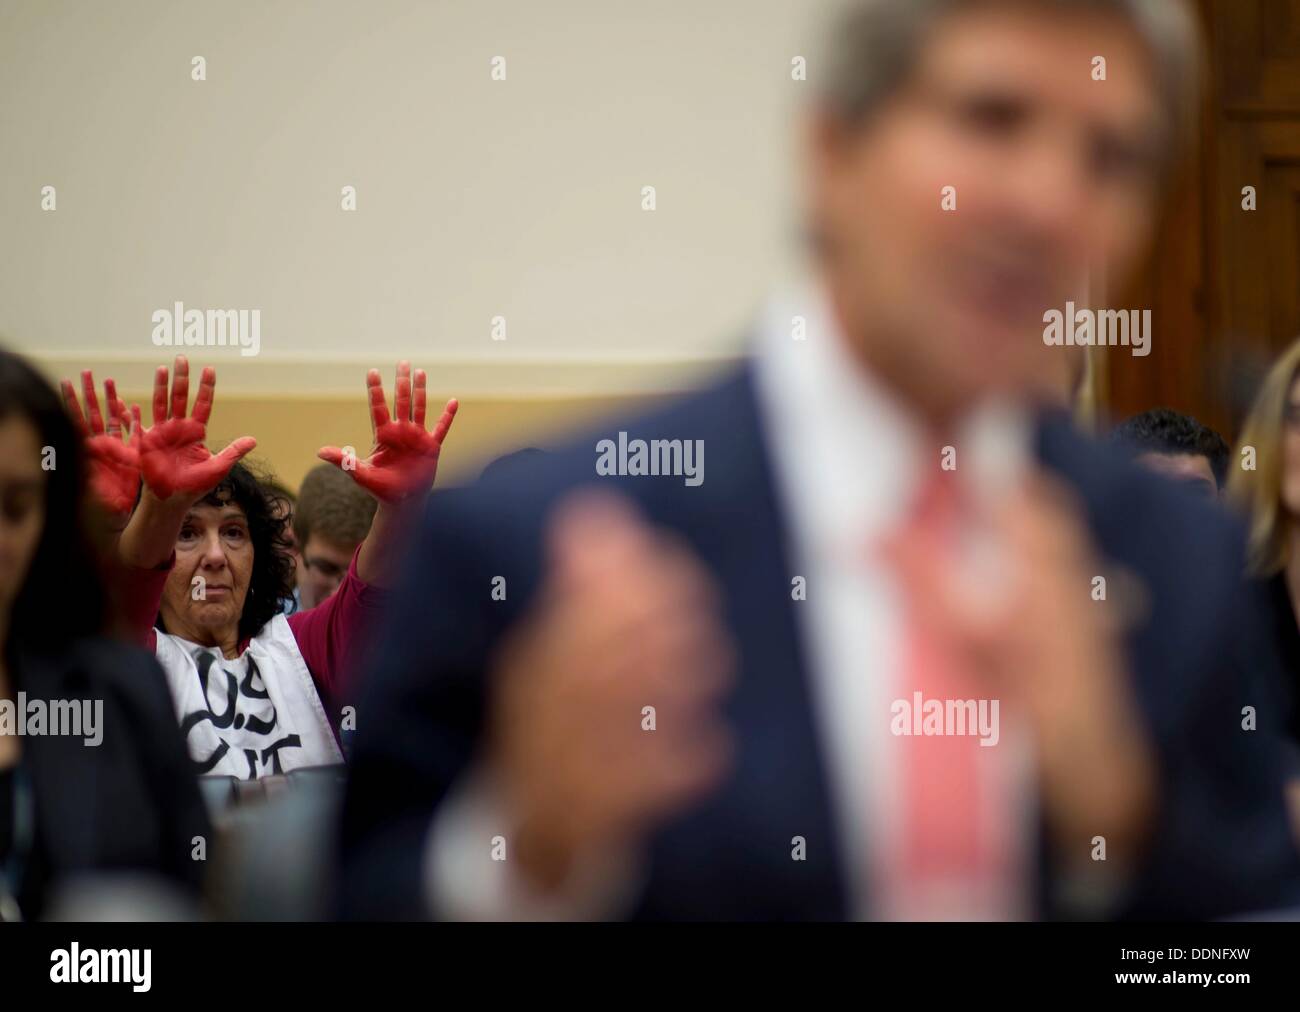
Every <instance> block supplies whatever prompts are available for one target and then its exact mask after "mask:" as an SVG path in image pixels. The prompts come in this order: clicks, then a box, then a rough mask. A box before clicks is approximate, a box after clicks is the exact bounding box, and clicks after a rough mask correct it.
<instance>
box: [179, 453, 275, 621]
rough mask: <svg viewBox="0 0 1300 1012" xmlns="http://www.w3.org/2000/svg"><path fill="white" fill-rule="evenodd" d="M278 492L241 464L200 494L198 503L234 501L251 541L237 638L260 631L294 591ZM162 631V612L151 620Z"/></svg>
mask: <svg viewBox="0 0 1300 1012" xmlns="http://www.w3.org/2000/svg"><path fill="white" fill-rule="evenodd" d="M280 498H281V496H280V495H279V494H278V493H277V492H276V491H275V490H274V482H273V479H272V478H271V477H270V475H269V474H262V473H260V472H258V471H254V470H253V468H251V467H250V466H248V465H247V464H245V463H244V462H242V461H241V462H240V463H238V464H236V465H235V466H234V467H232V468H231V469H230V473H229V474H228V475H226V477H225V480H223V481H222V482H221V483H220V484H219V485H217V486H216V487H215V488H213V489H212V491H210V492H209V493H208V494H207V495H205V496H203V498H201V499H200V500H199V501H198V502H197V503H195V505H196V506H197V505H199V504H200V503H202V504H204V505H208V506H218V507H220V506H225V505H227V504H229V503H231V502H233V503H235V505H237V506H238V507H239V508H240V509H242V510H243V511H244V516H245V517H246V518H247V519H248V537H249V540H251V541H252V543H253V573H252V575H251V576H250V577H249V580H248V596H247V597H246V598H244V610H243V612H242V613H241V614H240V616H239V639H240V642H243V641H244V640H247V639H251V638H252V637H254V636H256V635H257V634H258V633H259V632H261V630H262V627H263V626H264V625H266V623H267V622H269V621H271V619H272V618H273V617H274V616H276V615H278V614H279V613H280V612H281V611H282V610H283V605H282V603H281V600H282V599H283V598H286V597H288V596H289V595H290V594H292V593H293V585H294V566H295V562H294V558H293V555H292V548H293V544H292V542H290V540H289V538H288V536H287V535H286V533H285V532H286V531H287V530H288V527H289V518H288V517H287V516H284V515H282V514H281V511H279V510H277V509H276V503H277V501H278V500H279V499H280ZM154 624H155V625H156V626H157V627H158V628H159V629H161V630H162V631H163V632H166V631H167V628H166V627H165V626H164V625H163V619H162V613H161V612H160V613H159V614H158V618H157V619H156V620H155V623H154Z"/></svg>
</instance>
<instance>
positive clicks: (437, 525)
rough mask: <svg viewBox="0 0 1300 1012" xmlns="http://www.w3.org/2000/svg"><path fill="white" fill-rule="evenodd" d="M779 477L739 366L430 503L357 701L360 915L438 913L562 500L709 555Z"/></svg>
mask: <svg viewBox="0 0 1300 1012" xmlns="http://www.w3.org/2000/svg"><path fill="white" fill-rule="evenodd" d="M635 440H642V441H644V442H645V443H646V446H645V448H644V453H645V454H649V453H650V452H651V447H650V445H649V444H650V441H652V440H660V441H663V443H666V444H669V445H666V446H665V445H663V443H661V444H660V445H658V446H656V447H655V448H654V452H656V453H661V452H662V453H666V454H667V455H668V456H667V457H665V458H662V459H664V460H668V461H669V462H670V463H671V462H672V461H673V459H674V458H673V455H674V454H677V455H678V456H677V457H676V460H677V461H678V462H680V463H681V465H682V466H681V468H680V470H681V471H682V473H681V474H671V473H670V474H660V475H657V476H656V475H652V474H644V475H643V474H639V473H635V472H633V469H631V468H629V467H625V466H623V465H624V464H626V463H627V462H628V457H627V455H628V454H630V453H635V452H640V451H639V450H638V449H637V448H636V447H635V446H634V445H633V443H634V441H635ZM675 441H680V443H681V448H680V450H678V449H677V448H676V447H674V446H672V445H671V444H672V443H673V442H675ZM687 441H690V442H691V450H690V453H691V456H690V458H689V460H688V458H687V450H686V442H687ZM697 441H698V442H697ZM602 454H604V455H605V463H604V464H602V465H601V466H602V467H604V468H606V470H608V469H609V468H608V467H607V465H612V470H613V473H602V471H600V470H598V469H597V468H598V462H599V461H600V459H601V455H602ZM638 470H639V468H638ZM660 470H663V468H662V467H661V468H660ZM670 470H671V468H670ZM692 475H694V477H692ZM696 479H698V480H696ZM767 480H768V478H767V472H766V461H765V458H764V457H763V454H762V449H761V440H760V433H759V429H758V420H757V415H756V412H755V409H754V404H753V394H752V388H751V386H750V377H749V374H748V372H747V371H739V372H736V373H732V374H730V375H728V376H726V377H724V378H723V379H722V380H721V381H720V382H719V383H717V384H715V385H714V386H711V387H709V388H706V389H705V390H703V391H700V392H698V393H695V394H692V395H688V396H686V397H684V398H681V399H678V400H676V401H673V402H671V403H669V404H667V405H665V406H663V407H660V408H658V409H656V410H654V411H651V412H648V413H645V414H641V415H639V416H633V417H625V418H622V419H618V418H615V419H614V420H612V421H609V422H606V423H604V424H601V425H598V426H593V427H592V428H590V429H589V430H588V431H587V432H585V433H584V434H583V435H581V436H579V437H576V438H574V439H572V440H569V441H567V442H566V443H565V444H563V445H561V446H559V447H557V448H555V449H553V450H549V451H547V452H546V453H544V454H539V455H532V456H530V457H528V458H527V459H523V460H519V461H517V462H515V463H513V464H512V466H511V467H509V468H504V469H500V471H499V473H498V474H497V475H495V476H492V477H490V478H489V479H488V480H485V481H480V482H478V483H476V484H474V485H471V486H467V487H464V488H456V489H448V490H444V491H438V492H435V493H434V494H433V495H432V496H431V497H430V501H429V504H428V508H427V511H426V515H425V523H424V525H423V532H422V535H421V537H420V541H419V544H418V546H417V547H416V548H415V550H414V551H413V552H412V555H411V558H410V560H409V563H408V568H407V572H406V574H405V578H404V580H403V581H402V584H401V590H400V591H399V593H398V604H397V605H396V607H395V608H394V610H393V613H392V615H391V616H390V618H389V622H388V625H387V632H386V633H384V634H383V635H381V636H379V637H378V638H377V641H376V642H377V643H378V644H380V649H378V650H376V651H375V652H374V653H373V654H372V656H371V657H370V658H369V659H368V661H367V664H366V667H367V670H368V672H369V677H368V678H367V680H366V684H365V686H364V688H363V690H362V692H361V697H360V700H359V704H358V708H357V739H356V746H355V752H354V759H353V767H352V775H351V777H350V779H349V787H348V795H347V802H346V805H345V812H344V848H343V849H344V861H345V865H346V866H347V870H348V875H347V879H348V881H347V888H346V892H347V899H346V901H345V907H346V908H347V912H348V913H349V914H350V915H352V916H360V917H384V918H389V917H394V916H409V917H420V916H423V910H422V909H421V907H420V905H419V903H420V895H421V891H420V888H419V886H418V882H419V880H420V861H421V857H422V854H423V850H422V845H423V842H424V838H425V834H426V832H427V830H428V828H429V820H430V815H431V813H432V812H433V810H434V809H435V807H436V806H437V805H438V804H440V803H441V801H442V799H443V798H444V797H445V795H446V793H447V791H448V790H449V788H450V787H451V786H452V784H453V783H455V782H456V780H457V779H458V778H459V776H460V775H461V773H463V772H464V771H465V770H466V769H467V767H468V766H469V764H470V761H471V758H472V756H473V754H474V752H475V750H476V749H477V748H478V747H479V745H480V744H481V743H480V742H479V740H478V739H479V736H480V734H481V731H482V726H483V722H484V686H483V678H484V675H485V674H486V672H487V671H488V670H489V669H490V666H491V661H492V656H493V652H494V650H495V648H496V647H497V645H498V642H499V640H500V637H501V635H502V633H503V632H504V631H505V630H507V629H508V628H509V627H510V626H511V625H512V624H513V623H514V622H515V621H516V620H517V619H518V618H519V617H520V616H521V615H523V614H524V613H525V612H526V611H527V609H528V607H529V604H530V603H531V601H532V599H533V597H534V595H535V593H536V591H537V588H538V586H539V584H540V581H541V578H542V575H543V573H542V567H543V557H544V552H545V546H544V528H545V524H546V521H547V517H548V516H549V515H550V513H551V510H552V508H553V507H554V506H555V505H556V503H557V502H559V501H560V500H561V499H563V498H564V497H565V496H566V495H567V494H569V493H571V492H573V491H575V490H576V489H578V488H583V487H591V488H595V489H605V490H611V491H614V492H617V493H618V494H620V495H623V496H626V497H627V498H629V499H630V500H631V501H632V502H633V503H634V505H635V508H636V509H638V510H639V511H640V512H641V513H642V514H643V515H644V516H645V517H646V518H647V519H648V520H649V521H651V522H653V523H657V524H661V525H664V526H666V527H671V528H673V529H674V530H675V531H676V533H677V534H678V535H680V536H681V537H682V538H683V539H684V540H685V541H686V542H687V543H688V544H690V545H691V546H692V547H693V548H694V549H695V550H696V551H697V553H699V554H701V555H702V556H703V557H705V558H706V560H707V558H708V557H709V556H710V555H713V556H715V557H716V555H717V553H719V552H721V551H725V550H726V544H727V543H729V542H728V539H731V538H735V537H736V536H737V535H738V533H739V532H740V531H741V530H742V529H743V527H744V525H746V524H748V523H754V522H755V515H756V513H757V512H758V509H757V507H756V505H755V502H756V500H763V499H764V498H766V501H768V502H769V503H770V501H771V498H770V494H769V493H767V492H766V490H764V489H762V488H761V483H763V482H766V481H767ZM688 482H694V483H688Z"/></svg>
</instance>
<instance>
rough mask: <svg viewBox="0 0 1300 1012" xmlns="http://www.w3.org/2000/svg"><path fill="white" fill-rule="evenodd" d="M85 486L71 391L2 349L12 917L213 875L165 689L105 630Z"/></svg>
mask: <svg viewBox="0 0 1300 1012" xmlns="http://www.w3.org/2000/svg"><path fill="white" fill-rule="evenodd" d="M84 487H85V474H84V471H83V457H82V448H81V444H80V441H79V439H78V437H77V433H76V431H75V430H74V428H73V426H72V424H71V423H70V422H69V419H68V418H67V416H66V415H65V414H64V411H63V407H62V405H61V404H60V402H59V396H58V394H57V393H56V392H55V391H54V389H53V388H52V387H51V386H50V385H49V384H48V383H47V382H46V381H45V380H44V379H43V378H42V377H41V375H40V374H39V373H38V372H37V371H36V370H35V369H33V368H32V367H31V366H30V365H29V364H28V363H27V362H25V361H24V360H23V359H21V358H19V357H18V356H16V355H13V354H11V353H9V352H5V351H0V920H17V919H32V918H36V917H39V916H41V915H42V913H44V912H46V911H47V907H48V905H49V903H50V901H51V896H52V895H54V893H55V890H57V889H58V888H59V887H60V885H61V883H64V882H66V881H69V880H71V879H73V878H74V877H76V878H84V876H87V875H95V874H98V875H103V874H105V873H130V874H132V875H138V874H139V873H145V874H148V875H151V876H160V877H162V878H163V879H165V880H169V881H170V882H171V883H172V884H173V885H178V886H180V887H181V888H182V890H183V891H185V892H188V893H190V894H191V895H195V894H196V893H197V889H198V886H199V883H200V880H201V877H202V868H203V864H202V862H200V861H197V860H194V859H193V855H194V854H195V853H200V854H202V853H203V851H204V850H205V846H206V839H207V835H208V832H209V829H208V822H207V818H206V815H205V813H204V809H203V804H202V801H201V800H200V798H199V794H198V788H197V785H196V784H195V782H194V779H193V777H192V776H191V774H190V772H189V771H188V770H187V769H186V768H185V764H184V762H183V759H184V755H185V750H184V745H183V742H182V740H181V736H180V734H179V733H178V732H177V729H176V725H175V721H174V720H173V719H172V716H171V712H170V700H169V697H168V692H167V685H166V682H165V680H164V679H163V676H162V673H161V672H160V671H159V670H158V665H157V664H156V663H155V662H154V660H153V658H151V657H150V656H149V655H148V654H147V653H146V652H144V651H142V650H140V649H138V648H136V647H132V646H130V645H128V644H124V643H120V642H116V641H114V640H112V639H110V638H108V637H106V636H105V635H104V634H105V632H106V630H107V627H108V621H107V616H108V609H107V608H106V601H105V595H104V592H103V583H102V580H101V574H100V572H99V566H98V563H97V556H96V551H95V548H94V546H93V545H92V543H91V540H90V538H89V536H88V533H87V531H88V526H87V524H86V523H85V522H84V513H85V508H86V505H87V503H86V497H85V495H84ZM78 724H79V725H80V726H76V725H78ZM200 841H204V844H203V845H202V846H201V845H200ZM120 913H123V914H125V913H126V911H120Z"/></svg>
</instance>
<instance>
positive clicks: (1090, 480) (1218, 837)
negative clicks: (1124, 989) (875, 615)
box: [1040, 425, 1300, 917]
mask: <svg viewBox="0 0 1300 1012" xmlns="http://www.w3.org/2000/svg"><path fill="white" fill-rule="evenodd" d="M1040 436H1041V438H1040V452H1041V456H1042V459H1043V461H1044V463H1045V464H1046V465H1047V466H1048V467H1049V468H1050V469H1051V470H1054V471H1056V472H1057V473H1058V474H1059V475H1061V476H1062V477H1063V478H1064V479H1065V480H1066V481H1067V482H1068V483H1069V484H1070V485H1071V486H1072V487H1073V488H1074V490H1075V493H1076V495H1077V496H1078V497H1079V499H1080V501H1081V503H1082V508H1083V510H1084V512H1085V515H1086V518H1087V524H1088V527H1089V531H1090V534H1091V538H1092V542H1093V546H1094V549H1095V551H1096V553H1097V557H1098V569H1099V572H1098V573H1097V574H1096V576H1094V578H1093V581H1092V586H1091V587H1089V588H1081V592H1080V605H1079V606H1080V607H1106V608H1112V609H1115V616H1116V621H1117V626H1118V628H1120V629H1121V630H1122V633H1123V637H1124V645H1125V651H1126V657H1127V660H1128V663H1129V666H1130V671H1131V678H1132V685H1133V690H1134V696H1135V698H1136V701H1137V704H1138V706H1139V708H1140V710H1141V713H1142V716H1143V719H1144V721H1145V723H1146V726H1147V727H1148V729H1149V732H1150V734H1151V737H1152V741H1153V743H1154V746H1155V749H1156V752H1157V756H1158V763H1159V767H1160V776H1161V784H1160V801H1159V811H1158V812H1157V813H1155V824H1154V827H1153V831H1152V841H1151V845H1150V848H1149V853H1148V858H1147V860H1146V862H1145V864H1144V866H1143V868H1142V870H1141V871H1140V872H1139V873H1138V874H1136V875H1135V882H1136V883H1137V887H1136V888H1135V891H1134V894H1133V895H1132V897H1131V900H1130V902H1129V904H1128V911H1129V913H1130V914H1131V915H1133V916H1162V917H1169V916H1177V917H1184V916H1186V917H1206V916H1219V915H1222V914H1227V913H1233V912H1241V911H1243V910H1250V909H1256V910H1263V909H1270V908H1278V907H1283V906H1287V905H1293V904H1295V903H1297V902H1300V862H1298V860H1297V850H1296V845H1295V842H1294V840H1293V839H1292V837H1291V833H1290V830H1289V826H1288V821H1287V814H1286V807H1285V801H1284V791H1283V783H1284V781H1285V779H1286V778H1287V777H1288V775H1289V774H1290V772H1291V770H1292V769H1294V766H1295V764H1294V761H1293V759H1292V757H1291V755H1290V754H1289V752H1288V747H1287V743H1286V740H1285V737H1284V733H1283V727H1284V725H1285V722H1286V715H1287V712H1288V706H1289V703H1288V693H1287V690H1286V686H1285V678H1284V676H1283V674H1282V669H1281V664H1280V661H1279V658H1278V655H1277V650H1276V644H1275V643H1274V642H1273V641H1272V638H1271V637H1270V636H1269V635H1268V634H1267V632H1266V626H1265V622H1264V617H1265V613H1264V610H1263V605H1262V602H1261V601H1260V599H1259V596H1258V593H1257V588H1253V587H1252V586H1251V585H1250V583H1249V582H1248V581H1247V580H1246V578H1245V573H1244V570H1245V561H1246V553H1245V526H1244V523H1243V522H1242V520H1241V518H1239V517H1238V516H1236V515H1235V514H1233V513H1232V512H1231V511H1230V510H1229V509H1228V508H1226V507H1225V506H1223V505H1221V504H1219V503H1216V502H1213V501H1211V500H1208V499H1204V498H1201V497H1198V496H1196V495H1195V494H1193V493H1191V492H1189V491H1187V490H1186V489H1184V488H1182V487H1181V486H1179V485H1178V484H1176V483H1174V482H1172V481H1170V480H1168V479H1165V478H1163V477H1161V476H1159V475H1155V474H1152V473H1149V472H1147V471H1146V470H1145V469H1142V468H1141V467H1139V466H1137V465H1135V464H1133V463H1131V462H1129V461H1128V460H1126V459H1124V457H1123V455H1122V454H1118V453H1117V452H1116V451H1114V449H1113V448H1111V447H1108V446H1104V445H1100V444H1097V443H1094V442H1093V441H1091V440H1090V439H1088V438H1087V437H1085V436H1083V435H1081V434H1079V433H1077V432H1074V431H1072V430H1070V429H1069V428H1068V426H1063V425H1057V426H1052V425H1049V426H1046V427H1045V428H1044V429H1043V430H1042V432H1041V434H1040ZM1097 577H1102V578H1104V580H1105V582H1104V584H1103V583H1099V582H1098V580H1097ZM1102 588H1104V596H1102ZM1063 618H1065V616H1063Z"/></svg>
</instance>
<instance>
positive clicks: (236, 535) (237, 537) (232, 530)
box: [226, 527, 246, 541]
mask: <svg viewBox="0 0 1300 1012" xmlns="http://www.w3.org/2000/svg"><path fill="white" fill-rule="evenodd" d="M226 537H227V538H229V539H230V540H231V541H243V540H244V538H245V537H246V535H245V532H244V529H243V528H242V527H227V528H226Z"/></svg>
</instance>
